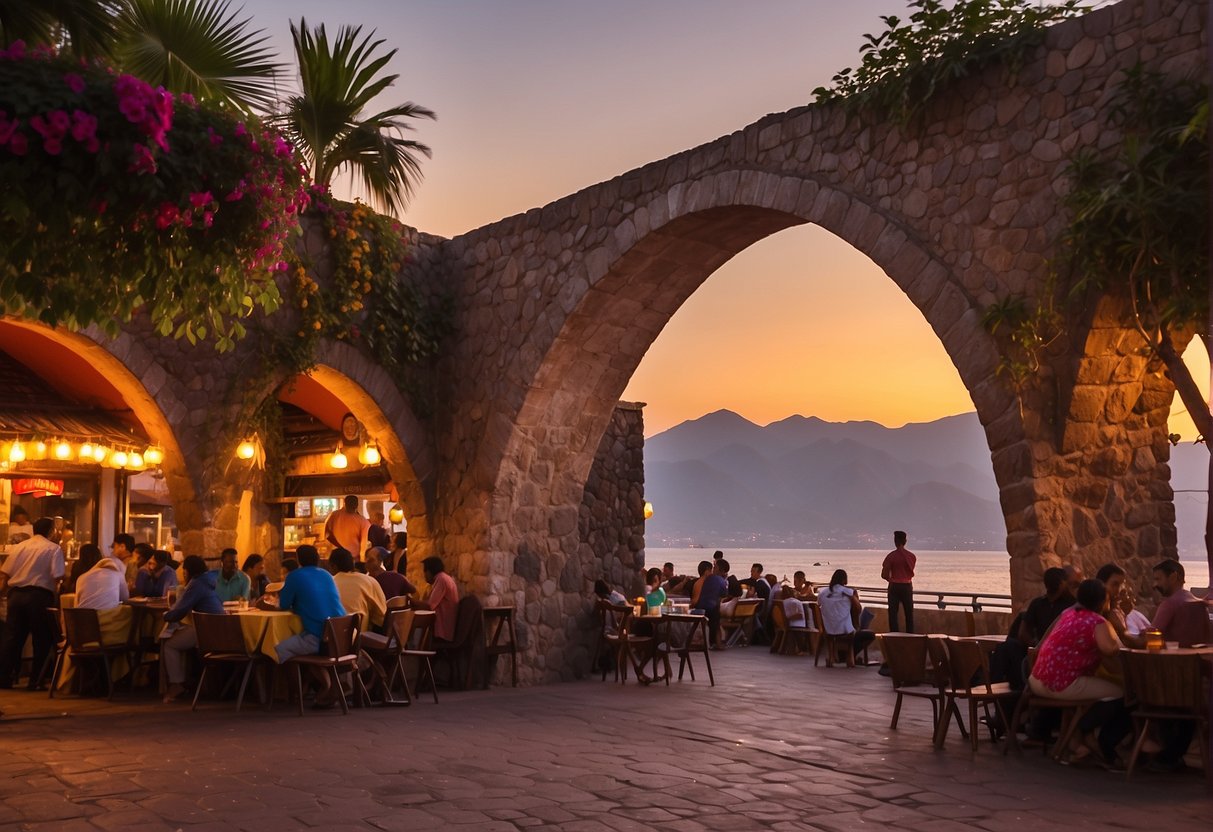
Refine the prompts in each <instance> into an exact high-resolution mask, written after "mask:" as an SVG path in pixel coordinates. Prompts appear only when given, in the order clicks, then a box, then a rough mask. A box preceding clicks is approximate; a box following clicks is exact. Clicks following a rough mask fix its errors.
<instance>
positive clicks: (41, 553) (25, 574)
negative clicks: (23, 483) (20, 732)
mask: <svg viewBox="0 0 1213 832" xmlns="http://www.w3.org/2000/svg"><path fill="white" fill-rule="evenodd" d="M33 532H34V533H33V536H32V537H30V538H29V539H28V540H23V541H22V542H20V543H18V544H17V545H15V546H13V547H12V548H11V549H9V555H8V560H7V561H5V563H4V566H3V567H0V585H2V586H3V590H4V591H5V592H7V594H8V621H7V622H6V625H5V628H4V643H3V645H2V646H0V689H8V688H12V686H13V680H14V679H15V678H16V677H17V675H18V674H19V672H20V670H21V652H22V651H23V650H24V649H25V640H26V639H27V638H29V637H31V636H32V637H33V640H34V656H33V664H32V665H31V667H30V679H29V685H28V688H29V690H37V689H38V684H39V682H40V681H41V676H42V669H43V667H44V666H45V665H46V657H47V656H49V655H50V652H51V648H53V647H54V646H55V642H56V640H57V639H58V628H57V627H56V626H55V618H54V615H52V613H51V612H50V610H51V608H53V607H54V606H55V592H56V591H57V590H58V588H59V582H60V581H62V580H63V572H64V562H63V550H62V549H60V548H59V543H58V541H59V532H58V531H57V530H56V529H55V521H54V520H53V519H52V518H50V517H43V518H41V519H40V520H38V521H37V522H36V523H34V525H33Z"/></svg>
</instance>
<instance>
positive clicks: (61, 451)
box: [55, 440, 72, 460]
mask: <svg viewBox="0 0 1213 832" xmlns="http://www.w3.org/2000/svg"><path fill="white" fill-rule="evenodd" d="M71 458H72V446H71V443H70V442H64V441H63V440H59V441H58V442H56V443H55V459H64V460H66V459H71Z"/></svg>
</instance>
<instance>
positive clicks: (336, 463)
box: [329, 445, 350, 470]
mask: <svg viewBox="0 0 1213 832" xmlns="http://www.w3.org/2000/svg"><path fill="white" fill-rule="evenodd" d="M349 464H350V461H349V460H348V459H346V458H345V454H343V453H342V452H341V446H340V445H338V446H337V449H336V450H335V451H333V455H332V456H330V457H329V467H330V468H336V469H338V470H340V469H342V468H345V467H346V466H347V465H349Z"/></svg>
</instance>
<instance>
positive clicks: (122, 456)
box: [110, 451, 129, 468]
mask: <svg viewBox="0 0 1213 832" xmlns="http://www.w3.org/2000/svg"><path fill="white" fill-rule="evenodd" d="M128 461H129V460H128V459H127V455H126V451H114V453H113V454H112V455H111V456H110V464H111V465H113V466H114V467H115V468H125V467H126V463H127V462H128Z"/></svg>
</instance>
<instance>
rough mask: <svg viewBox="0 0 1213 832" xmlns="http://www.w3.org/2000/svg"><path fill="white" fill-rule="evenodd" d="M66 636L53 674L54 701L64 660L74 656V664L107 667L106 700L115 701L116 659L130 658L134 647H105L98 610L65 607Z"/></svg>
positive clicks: (52, 690)
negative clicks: (92, 662)
mask: <svg viewBox="0 0 1213 832" xmlns="http://www.w3.org/2000/svg"><path fill="white" fill-rule="evenodd" d="M63 635H64V638H63V642H62V645H61V648H62V649H61V650H59V651H58V655H57V656H56V658H55V669H54V672H52V673H51V686H50V688H51V689H50V697H51V698H54V696H55V688H56V687H57V686H58V685H59V674H60V673H61V672H62V670H63V664H64V661H65V660H66V658H67V657H68V656H71V659H72V661H73V662H76V663H77V664H81V663H83V662H85V661H97V662H100V663H101V664H102V666H103V667H104V668H105V690H106V697H105V698H106V699H113V698H114V671H113V660H114V659H115V658H116V657H118V656H123V655H127V654H128V653H129V652H130V648H129V647H128V646H127V645H126V644H103V643H102V642H101V621H100V619H98V618H97V611H96V610H88V609H81V608H79V607H66V608H64V610H63Z"/></svg>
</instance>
